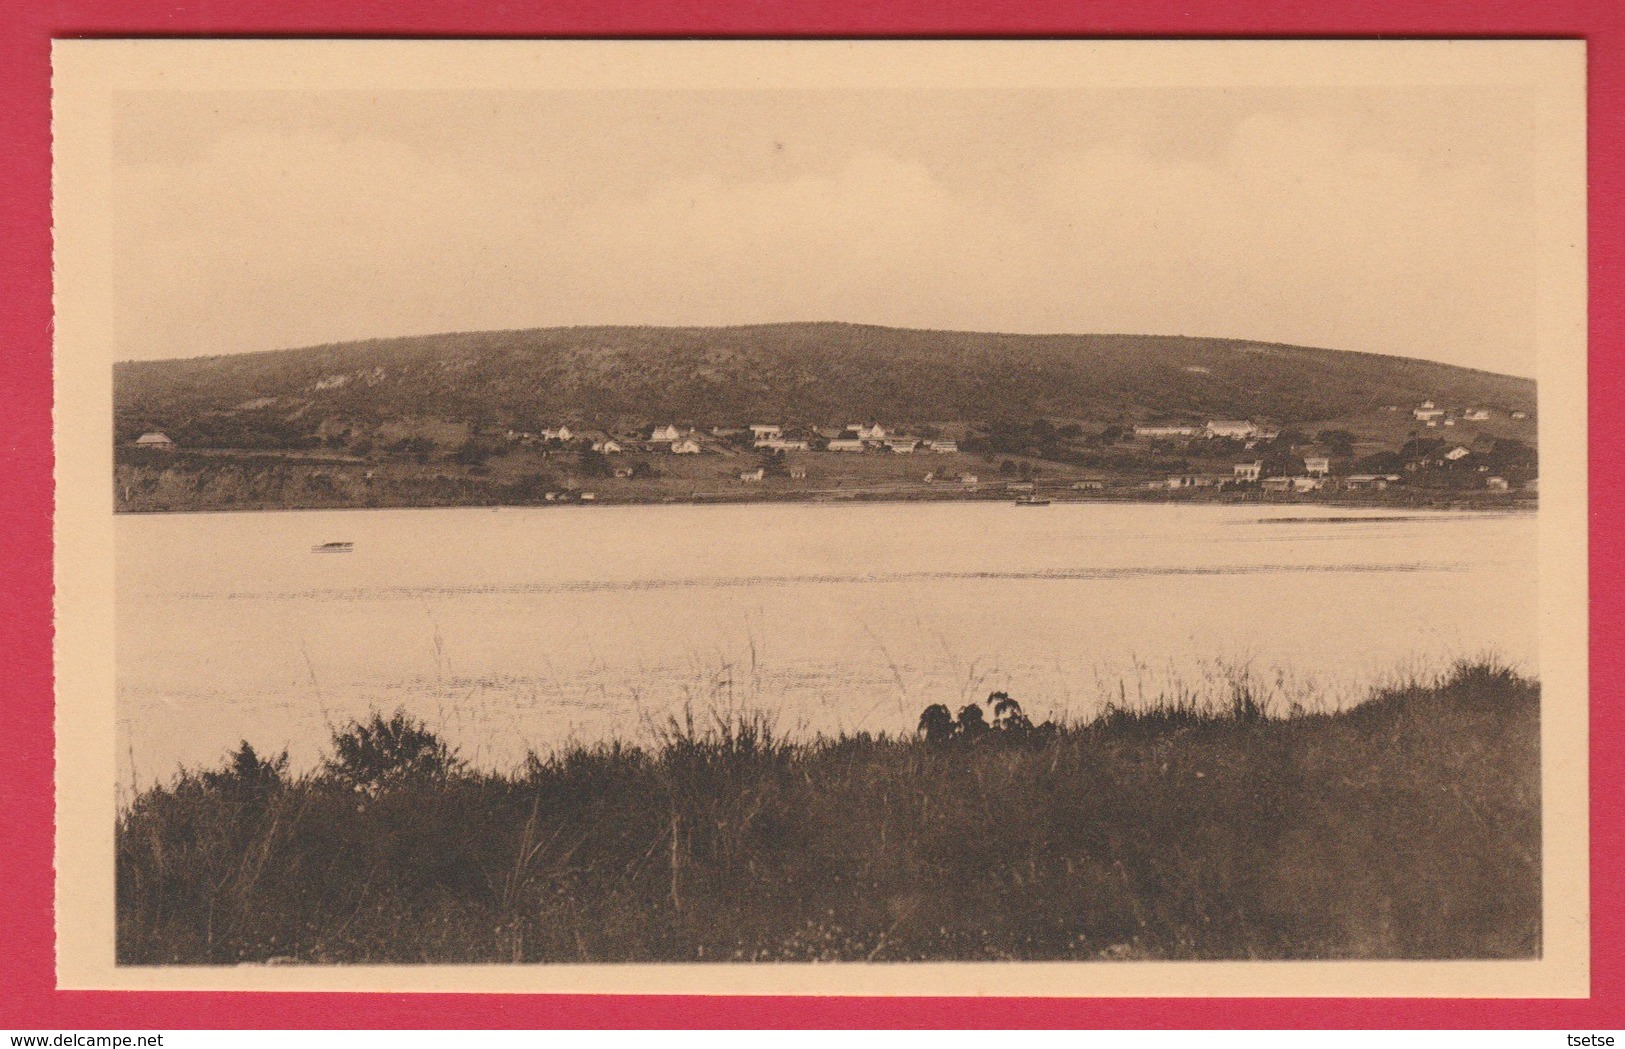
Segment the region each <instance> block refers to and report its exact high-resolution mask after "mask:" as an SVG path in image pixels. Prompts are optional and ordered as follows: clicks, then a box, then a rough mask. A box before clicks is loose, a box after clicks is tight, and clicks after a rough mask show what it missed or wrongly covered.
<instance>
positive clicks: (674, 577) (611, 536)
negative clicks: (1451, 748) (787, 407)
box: [116, 503, 1538, 784]
mask: <svg viewBox="0 0 1625 1049" xmlns="http://www.w3.org/2000/svg"><path fill="white" fill-rule="evenodd" d="M1350 517H1355V518H1359V520H1348V518H1350ZM1286 518H1292V519H1293V520H1284V519H1286ZM1304 518H1311V520H1303V519H1304ZM116 527H117V533H116V534H117V563H118V569H117V574H118V581H117V629H118V638H117V646H118V650H117V660H118V709H119V730H120V743H119V750H120V754H121V761H123V762H124V763H125V765H124V768H123V769H121V772H120V777H121V782H123V783H126V784H127V783H129V782H131V778H132V776H133V777H134V778H136V779H138V780H142V781H144V780H148V779H151V778H154V777H162V776H167V775H168V774H169V773H170V772H172V771H173V770H174V768H175V767H176V765H177V764H184V765H188V766H193V765H201V764H209V765H212V764H215V763H217V762H218V761H219V759H220V758H221V756H222V755H223V754H224V753H225V751H226V750H227V749H229V748H230V747H232V746H234V745H235V744H236V743H237V742H238V741H239V740H241V739H247V740H249V741H250V742H252V743H253V744H254V745H255V746H256V747H257V748H259V749H261V750H264V749H266V748H271V749H281V748H282V747H284V746H286V747H288V748H289V749H290V750H291V752H292V754H293V758H294V761H295V763H296V764H299V765H309V764H311V763H313V762H315V761H316V760H317V758H318V756H319V754H320V752H321V749H322V747H323V746H324V744H325V742H326V739H327V737H328V735H329V733H330V727H331V726H333V725H336V724H343V723H345V722H346V721H347V720H348V719H350V718H351V717H358V716H362V715H364V714H365V713H367V712H368V711H369V710H370V709H372V708H379V709H382V710H385V711H389V710H393V709H395V708H397V707H403V708H405V709H406V710H408V711H409V712H411V713H413V714H415V715H417V716H419V717H421V718H423V719H424V720H426V721H427V722H429V723H430V724H431V725H432V726H434V727H435V728H437V729H439V730H440V731H442V732H443V733H445V734H446V735H447V736H448V737H449V738H450V739H451V740H452V741H453V742H454V743H456V744H457V745H458V746H459V747H460V748H461V750H462V752H463V754H464V755H465V756H467V757H470V758H473V759H474V760H475V761H477V762H478V763H480V764H482V765H487V766H492V767H506V766H510V765H512V764H514V763H516V762H518V761H519V760H521V759H522V758H523V755H524V753H525V751H526V750H527V749H528V748H535V749H538V750H546V749H548V748H551V747H553V746H555V745H557V744H558V743H560V742H563V741H566V740H572V739H574V740H589V741H590V740H598V739H603V738H607V737H610V736H621V737H624V738H630V739H634V740H647V739H648V738H649V735H650V732H651V731H652V728H653V727H654V726H656V725H660V724H664V722H665V719H666V718H667V716H668V715H669V714H670V713H671V712H673V711H675V710H680V709H681V708H682V706H683V704H684V703H685V702H687V703H690V704H692V705H693V707H694V708H695V709H696V710H699V711H709V710H712V709H727V708H729V707H730V706H731V707H735V708H751V709H762V710H766V711H770V712H772V713H773V714H774V716H775V717H776V719H777V722H778V725H779V727H780V728H781V729H784V730H787V731H792V732H801V733H808V734H810V733H812V732H831V731H836V730H842V729H846V730H861V729H867V730H871V731H888V732H897V731H906V730H909V729H912V728H913V726H914V723H915V720H916V719H917V717H918V715H919V711H920V710H921V708H923V707H924V706H925V705H926V704H928V703H932V702H944V703H949V704H960V703H963V702H966V701H969V700H972V699H983V698H985V697H986V695H987V693H988V692H989V691H991V690H993V689H1005V690H1008V691H1009V692H1011V693H1012V694H1013V695H1014V696H1015V697H1016V698H1017V699H1019V700H1021V701H1022V702H1023V704H1024V705H1025V706H1026V707H1027V709H1028V711H1029V713H1032V714H1034V715H1037V716H1039V717H1044V716H1050V715H1070V716H1086V715H1088V714H1090V713H1092V712H1094V711H1096V710H1098V709H1099V708H1100V706H1101V705H1102V704H1103V703H1104V702H1106V701H1108V700H1120V699H1123V698H1126V699H1128V700H1130V701H1135V700H1137V699H1138V698H1139V697H1141V696H1146V697H1149V696H1151V695H1154V694H1156V693H1157V692H1158V691H1159V690H1165V689H1167V688H1170V687H1174V686H1175V685H1178V686H1183V687H1187V688H1193V689H1196V690H1199V691H1201V690H1207V691H1214V690H1218V691H1222V690H1223V687H1224V685H1223V682H1224V680H1225V678H1226V676H1227V675H1228V674H1230V673H1232V672H1233V669H1231V668H1234V667H1235V666H1237V665H1242V664H1245V665H1246V666H1248V667H1250V668H1251V671H1252V673H1253V675H1254V677H1255V679H1256V681H1258V682H1260V683H1262V684H1263V685H1265V686H1266V687H1267V688H1268V689H1269V690H1270V691H1271V692H1272V694H1273V695H1275V696H1276V697H1277V699H1278V700H1279V701H1280V702H1288V701H1290V700H1292V699H1297V700H1300V701H1303V702H1309V703H1313V702H1319V703H1323V704H1328V705H1336V704H1341V703H1345V702H1348V701H1350V700H1351V699H1354V698H1358V697H1359V696H1361V695H1362V694H1363V693H1364V691H1365V690H1366V689H1367V688H1369V686H1370V685H1371V684H1373V683H1376V682H1380V681H1383V680H1387V679H1391V678H1392V677H1393V676H1394V675H1395V674H1396V673H1398V672H1404V671H1406V670H1413V669H1424V670H1427V671H1432V670H1433V669H1436V668H1437V667H1438V666H1439V665H1441V664H1443V663H1444V662H1446V661H1448V660H1449V659H1451V658H1455V657H1457V656H1462V655H1473V654H1477V653H1480V652H1483V651H1486V650H1489V651H1493V652H1495V653H1498V654H1499V655H1500V656H1501V657H1502V658H1503V659H1506V660H1508V661H1510V662H1512V663H1514V664H1516V665H1518V666H1520V667H1521V668H1523V669H1525V670H1528V671H1531V672H1533V671H1537V670H1538V668H1537V667H1536V664H1535V657H1536V629H1535V627H1536V623H1535V607H1536V603H1535V602H1536V595H1535V591H1536V586H1535V583H1536V576H1535V564H1536V558H1535V518H1534V516H1533V515H1505V514H1469V513H1416V512H1404V513H1400V512H1392V511H1349V510H1347V509H1342V508H1338V509H1332V508H1316V507H1299V506H1293V507H1267V506H1265V507H1260V506H1170V505H1156V504H1127V505H1101V504H1069V505H1066V504H1055V505H1052V506H1048V507H1042V508H1036V507H1035V508H1017V507H1014V506H1011V505H1009V504H1003V503H951V504H937V505H922V504H874V505H842V506H821V505H813V506H808V505H792V506H768V505H761V506H710V507H706V506H662V507H571V508H548V509H536V510H523V509H507V508H505V509H502V510H498V511H493V510H490V509H457V510H373V511H348V512H334V513H314V512H292V513H243V514H195V515H161V516H126V517H121V518H120V519H119V520H118V522H117V526H116ZM339 540H342V541H350V542H353V543H354V544H355V549H354V552H353V553H350V554H337V555H332V554H314V553H312V552H311V547H312V546H313V545H314V544H317V543H323V542H328V541H339Z"/></svg>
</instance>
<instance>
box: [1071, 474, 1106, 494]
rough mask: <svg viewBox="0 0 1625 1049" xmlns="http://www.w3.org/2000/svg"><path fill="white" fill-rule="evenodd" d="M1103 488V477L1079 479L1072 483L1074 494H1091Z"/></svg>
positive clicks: (1104, 481)
mask: <svg viewBox="0 0 1625 1049" xmlns="http://www.w3.org/2000/svg"><path fill="white" fill-rule="evenodd" d="M1105 487H1106V479H1105V478H1103V477H1080V478H1078V479H1077V480H1076V481H1073V482H1072V490H1073V491H1075V492H1091V491H1097V490H1099V489H1102V488H1105Z"/></svg>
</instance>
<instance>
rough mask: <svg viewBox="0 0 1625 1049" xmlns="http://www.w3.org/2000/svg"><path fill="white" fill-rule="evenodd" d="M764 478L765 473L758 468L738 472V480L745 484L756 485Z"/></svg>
mask: <svg viewBox="0 0 1625 1049" xmlns="http://www.w3.org/2000/svg"><path fill="white" fill-rule="evenodd" d="M766 476H767V471H766V470H764V469H763V468H762V467H760V466H758V467H757V468H756V469H754V470H741V471H739V480H740V481H742V482H744V483H745V484H754V483H756V482H758V481H761V480H762V478H764V477H766Z"/></svg>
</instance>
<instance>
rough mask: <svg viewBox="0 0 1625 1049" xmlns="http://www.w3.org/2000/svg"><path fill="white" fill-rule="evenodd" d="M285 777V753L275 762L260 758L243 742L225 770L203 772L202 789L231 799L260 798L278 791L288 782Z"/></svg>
mask: <svg viewBox="0 0 1625 1049" xmlns="http://www.w3.org/2000/svg"><path fill="white" fill-rule="evenodd" d="M287 773H288V752H287V751H286V750H284V751H283V752H282V753H280V754H278V755H277V756H276V757H274V758H270V759H266V758H262V757H260V756H259V754H258V753H256V752H255V750H254V748H253V746H252V745H251V744H250V743H249V742H248V740H246V739H245V740H243V742H242V744H241V745H240V746H239V747H238V748H237V749H236V751H234V752H233V753H232V754H230V755H229V756H228V757H227V759H226V767H225V769H223V770H222V771H219V772H205V773H204V774H203V782H204V785H205V786H208V787H210V788H212V789H215V790H219V791H221V792H222V793H224V794H227V795H230V796H233V797H238V798H242V797H263V796H266V795H269V794H271V793H274V792H275V791H277V790H280V789H281V788H282V786H283V785H284V784H285V783H286V782H287V780H286V777H287Z"/></svg>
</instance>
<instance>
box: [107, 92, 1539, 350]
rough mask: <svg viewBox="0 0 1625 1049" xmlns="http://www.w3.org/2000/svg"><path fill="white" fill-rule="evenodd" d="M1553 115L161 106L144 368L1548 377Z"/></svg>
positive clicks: (141, 98) (976, 95) (617, 100)
mask: <svg viewBox="0 0 1625 1049" xmlns="http://www.w3.org/2000/svg"><path fill="white" fill-rule="evenodd" d="M1532 113H1533V110H1532V109H1531V108H1530V107H1529V106H1528V105H1527V104H1526V103H1525V102H1524V100H1523V99H1522V98H1521V97H1520V96H1518V95H1516V94H1513V93H1510V92H1509V91H1508V90H1506V89H1489V88H1470V89H1469V88H1438V89H1417V88H1412V89H1405V90H1364V89H1359V90H1354V89H1315V90H1282V89H1267V90H1254V89H1248V90H1239V91H1217V90H1207V89H1203V90H1150V89H1134V90H1123V91H1115V90H1088V91H1078V90H1068V91H963V92H958V91H943V90H930V91H912V92H909V91H885V92H877V91H850V90H848V91H827V92H825V91H818V92H814V91H773V92H766V91H764V92H748V91H729V92H700V91H682V92H677V91H673V92H659V93H651V92H644V91H592V92H530V93H500V94H494V93H422V92H394V93H389V94H384V95H381V96H374V95H368V94H360V93H336V92H278V93H244V92H236V93H139V94H130V95H126V96H124V97H123V99H122V102H121V104H120V106H119V107H118V110H117V116H116V121H115V130H116V135H115V148H114V176H115V177H114V194H115V196H114V206H115V211H114V213H115V216H116V218H115V222H116V224H117V230H116V236H115V249H116V255H115V260H116V261H115V276H114V283H115V295H116V308H117V315H116V318H115V320H116V328H117V333H118V334H117V339H118V346H117V355H118V356H119V357H120V358H124V359H129V358H159V357H184V356H194V355H198V354H211V353H233V352H239V351H245V350H260V349H275V348H281V347H290V346H303V345H310V344H314V343H323V342H333V341H338V340H345V339H358V338H370V337H379V336H394V335H414V334H424V333H431V332H442V331H462V330H475V329H488V328H527V327H543V326H552V325H569V324H662V325H667V324H705V325H721V324H741V323H756V322H768V321H795V320H844V321H855V322H864V323H874V324H888V325H896V326H902V327H919V328H949V329H968V330H983V331H1009V332H1131V333H1148V334H1184V335H1211V336H1223V337H1234V338H1247V339H1261V340H1270V341H1277V342H1288V343H1298V344H1303V345H1312V346H1325V347H1331V348H1334V349H1347V350H1365V351H1371V352H1377V353H1390V354H1399V355H1404V356H1414V357H1426V358H1430V359H1434V360H1440V361H1446V362H1449V363H1452V364H1461V365H1468V366H1471V367H1478V368H1487V369H1490V370H1493V371H1501V372H1509V373H1513V374H1519V375H1532V374H1533V373H1534V349H1533V344H1534V334H1535V317H1534V290H1535V289H1534V278H1535V273H1534V263H1533V253H1534V246H1535V233H1536V226H1535V220H1536V216H1535V208H1534V190H1535V187H1534V185H1533V184H1532V183H1533V180H1532V178H1531V177H1530V174H1529V172H1530V168H1531V164H1532V159H1533V157H1532V146H1531V142H1532V141H1533V139H1534V135H1533V133H1532V120H1533V117H1532Z"/></svg>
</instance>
